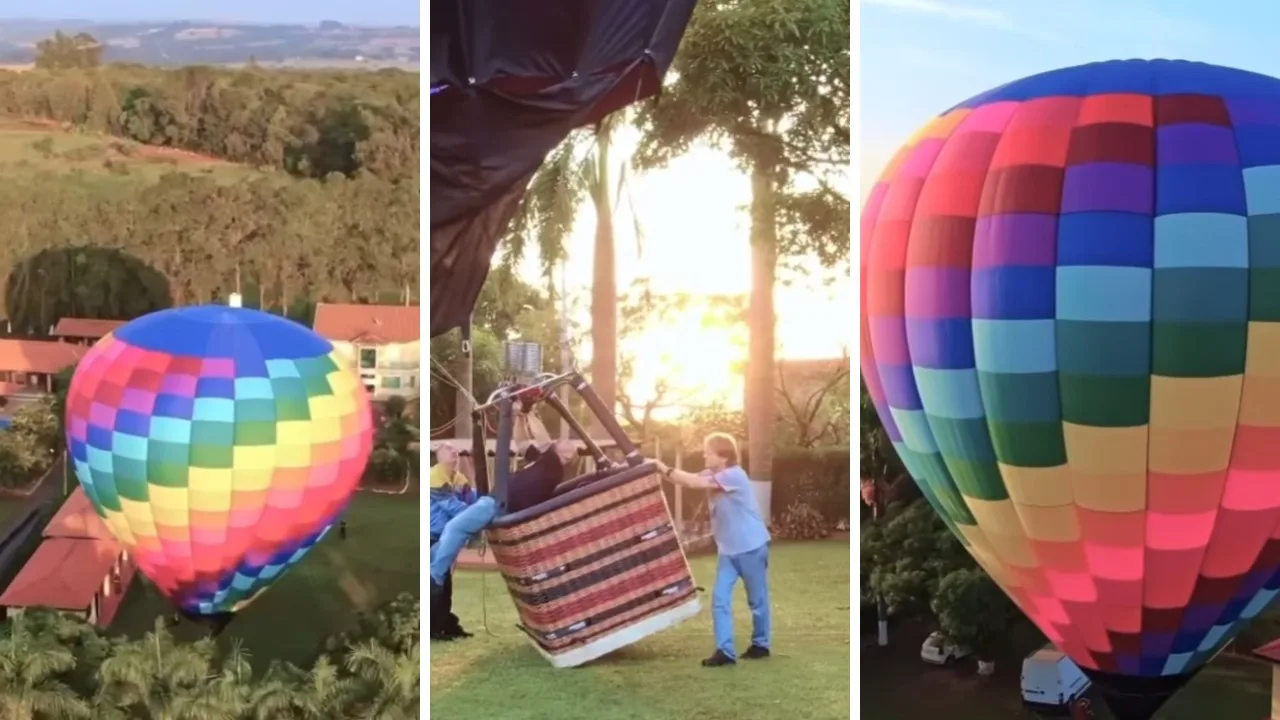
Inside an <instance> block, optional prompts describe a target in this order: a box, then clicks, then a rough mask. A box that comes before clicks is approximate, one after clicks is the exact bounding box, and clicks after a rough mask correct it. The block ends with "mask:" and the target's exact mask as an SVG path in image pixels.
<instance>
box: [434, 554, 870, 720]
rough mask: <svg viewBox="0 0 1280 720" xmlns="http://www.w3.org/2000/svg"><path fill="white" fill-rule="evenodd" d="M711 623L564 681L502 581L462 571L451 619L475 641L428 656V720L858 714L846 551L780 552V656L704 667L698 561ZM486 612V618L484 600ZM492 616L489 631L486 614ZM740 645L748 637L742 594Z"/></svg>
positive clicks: (708, 570) (775, 593) (776, 645)
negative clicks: (534, 642)
mask: <svg viewBox="0 0 1280 720" xmlns="http://www.w3.org/2000/svg"><path fill="white" fill-rule="evenodd" d="M692 565H693V570H694V574H695V576H696V578H697V581H698V583H699V584H701V585H702V586H704V587H707V588H708V594H704V595H703V611H702V614H701V615H699V616H698V617H697V618H695V619H693V620H689V621H688V622H686V623H684V624H683V625H680V626H679V627H676V628H673V629H671V630H668V631H666V632H664V633H660V634H658V635H655V636H652V637H650V638H648V639H646V640H643V641H641V642H639V643H637V644H635V645H632V646H630V647H627V648H624V649H622V650H620V651H618V652H616V653H613V654H612V655H609V656H606V657H604V658H601V659H599V660H597V661H595V662H593V663H590V664H588V665H586V666H584V667H581V668H576V669H567V670H556V669H554V668H552V667H551V666H550V665H549V664H548V663H547V662H546V661H545V660H543V659H542V656H540V655H539V654H538V653H537V652H536V651H535V650H534V649H533V647H532V646H530V645H529V643H528V641H527V640H526V639H525V636H524V635H523V634H521V633H520V631H519V630H517V629H516V628H515V627H514V625H515V623H516V613H515V608H514V606H513V605H512V604H511V599H510V598H509V597H508V595H507V593H506V589H505V586H504V585H503V584H502V580H501V578H500V577H499V576H498V575H497V574H496V573H488V574H487V577H483V578H482V576H484V575H486V574H484V573H475V572H460V573H458V575H457V576H456V577H455V580H454V599H453V604H454V611H455V612H456V613H457V614H458V615H459V616H460V617H461V618H462V623H463V625H464V626H465V627H467V628H468V629H469V630H471V631H473V632H475V633H476V637H474V638H472V639H470V640H465V641H459V642H454V643H435V644H433V645H432V647H431V668H430V682H431V712H432V713H433V714H436V713H439V714H438V715H436V716H437V717H452V718H464V717H465V718H502V720H548V719H550V718H555V719H556V720H577V719H578V718H582V719H583V720H586V719H588V718H589V719H590V720H648V719H650V718H652V719H653V720H670V719H671V718H698V720H741V719H742V718H748V717H761V718H773V717H782V718H785V719H786V720H830V719H831V718H841V717H848V713H849V654H850V652H849V651H850V648H849V631H850V627H849V544H848V543H847V542H835V541H829V542H817V543H780V544H778V545H776V546H775V547H774V549H773V556H772V558H771V563H770V568H769V570H770V578H769V580H770V592H771V593H772V597H771V600H772V605H773V629H774V640H773V651H774V656H773V657H772V658H771V659H769V660H766V661H763V662H746V661H744V662H740V663H739V664H738V665H737V666H736V667H731V668H715V669H710V668H703V667H700V666H699V665H698V661H699V660H701V659H702V658H704V657H706V656H707V655H709V654H711V651H712V650H713V649H714V643H713V641H712V636H711V612H710V603H711V598H710V594H709V592H710V586H711V584H712V581H713V580H714V577H715V558H714V557H698V558H694V559H693V561H692ZM482 597H483V598H484V600H485V603H484V606H483V607H482V603H481V598H482ZM486 609H487V615H488V628H489V630H490V631H492V633H494V634H495V635H497V637H493V636H491V635H489V634H488V633H486V632H485V623H484V622H483V613H484V611H485V610H486ZM734 609H735V611H736V615H737V621H738V622H737V626H738V645H739V646H740V648H739V649H741V646H744V645H745V644H746V643H747V640H748V638H749V636H750V627H751V625H750V622H751V621H750V616H749V614H748V612H747V607H746V598H745V596H744V595H743V592H742V590H741V589H739V590H738V592H737V593H736V595H735V597H734Z"/></svg>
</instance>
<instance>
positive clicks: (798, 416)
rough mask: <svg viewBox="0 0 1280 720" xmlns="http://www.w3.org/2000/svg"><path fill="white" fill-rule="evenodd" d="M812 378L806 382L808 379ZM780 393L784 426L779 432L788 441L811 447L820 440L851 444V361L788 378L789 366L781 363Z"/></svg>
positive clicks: (845, 360)
mask: <svg viewBox="0 0 1280 720" xmlns="http://www.w3.org/2000/svg"><path fill="white" fill-rule="evenodd" d="M806 380H807V381H808V382H805V381H806ZM778 397H779V398H781V399H782V410H783V412H782V419H783V422H782V427H781V428H780V429H779V433H778V434H779V435H780V436H782V437H784V438H786V441H787V442H786V443H785V444H787V445H791V446H794V447H802V448H811V447H814V446H816V445H818V444H819V443H822V442H827V443H830V444H832V445H843V446H847V445H848V443H849V406H848V398H849V363H848V359H847V358H845V359H844V360H843V361H839V362H835V363H832V364H830V366H829V367H822V368H819V369H818V370H817V373H813V374H810V376H809V377H802V378H792V379H791V380H790V381H789V380H788V378H787V372H786V367H785V366H779V367H778Z"/></svg>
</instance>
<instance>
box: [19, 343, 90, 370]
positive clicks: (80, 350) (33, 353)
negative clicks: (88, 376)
mask: <svg viewBox="0 0 1280 720" xmlns="http://www.w3.org/2000/svg"><path fill="white" fill-rule="evenodd" d="M88 351H89V348H87V347H82V346H79V345H72V344H71V343H64V342H56V341H53V340H8V339H3V340H0V372H6V371H8V372H34V373H49V374H53V373H56V372H58V371H59V370H61V369H63V368H65V367H70V366H72V365H75V364H76V363H77V362H79V360H80V358H81V357H83V356H84V354H85V353H86V352H88Z"/></svg>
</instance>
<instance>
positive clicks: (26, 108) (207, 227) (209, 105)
mask: <svg viewBox="0 0 1280 720" xmlns="http://www.w3.org/2000/svg"><path fill="white" fill-rule="evenodd" d="M68 40H70V39H68ZM70 64H74V63H70ZM418 95H419V93H418V80H417V75H415V74H411V73H404V72H400V71H384V72H378V73H368V72H342V71H296V70H265V69H262V68H245V69H240V70H230V69H218V68H209V67H188V68H179V69H159V68H149V67H141V66H132V65H105V66H101V67H62V68H53V69H38V70H34V71H30V72H2V71H0V116H8V117H10V118H22V119H27V120H36V121H41V122H45V123H53V124H56V125H58V126H60V127H61V128H62V129H63V130H65V131H67V132H72V133H81V134H91V135H99V134H100V135H108V136H114V137H116V138H121V139H122V140H124V141H127V142H130V143H140V144H145V145H152V146H159V147H166V148H174V149H180V150H184V151H188V152H191V153H198V154H200V155H204V156H210V157H216V158H221V159H224V160H227V161H231V162H236V163H243V164H246V165H249V166H253V167H256V168H259V169H260V170H261V172H256V173H249V174H247V175H245V176H243V177H240V178H239V179H237V180H235V181H234V182H230V183H228V182H225V181H221V180H220V179H219V178H217V177H214V176H211V175H207V174H200V173H197V172H187V171H184V170H183V169H182V168H181V167H180V166H175V167H174V171H173V172H169V173H166V174H164V175H163V176H161V177H160V178H159V179H158V180H157V181H155V182H153V183H143V182H139V181H138V180H137V179H130V180H129V181H127V182H126V181H124V180H123V179H122V180H121V181H120V182H112V183H107V182H103V181H102V180H101V178H90V177H88V176H86V175H84V174H77V173H66V172H55V171H53V169H50V170H48V171H42V168H41V167H40V164H39V163H37V164H35V166H34V168H32V167H28V168H27V170H28V171H29V172H25V173H24V174H23V178H22V182H3V183H0V228H4V230H3V233H4V237H5V242H3V243H0V276H2V277H5V278H6V285H5V293H4V304H5V317H6V318H7V319H8V320H9V321H10V322H11V323H12V326H13V330H14V331H15V332H22V333H30V332H40V331H41V330H42V329H47V327H48V326H49V325H50V324H51V323H52V322H53V321H55V320H56V319H57V318H58V317H61V316H66V315H74V316H80V317H107V318H130V317H134V316H136V315H138V314H140V313H143V312H147V311H150V310H154V309H157V308H159V307H166V306H168V305H170V304H186V303H195V302H209V301H212V300H215V299H218V298H225V297H226V296H227V295H228V294H229V293H231V292H241V293H242V294H243V295H244V296H245V301H246V303H247V304H250V305H254V306H259V307H263V308H265V309H270V310H274V311H277V312H281V313H284V314H288V315H291V316H294V317H297V318H299V319H302V320H305V321H309V319H310V318H309V313H310V307H311V304H312V303H314V302H316V301H323V300H329V301H357V302H359V301H365V302H369V301H382V302H407V303H413V302H416V301H417V287H418V284H419V265H418V255H419V219H420V209H419V160H418V158H419V139H418V128H419V108H418ZM33 169H34V171H33V172H30V171H31V170H33Z"/></svg>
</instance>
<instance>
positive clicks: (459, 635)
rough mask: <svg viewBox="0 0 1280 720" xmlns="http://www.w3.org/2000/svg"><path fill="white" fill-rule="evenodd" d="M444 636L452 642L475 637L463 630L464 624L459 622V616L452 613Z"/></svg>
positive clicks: (447, 621)
mask: <svg viewBox="0 0 1280 720" xmlns="http://www.w3.org/2000/svg"><path fill="white" fill-rule="evenodd" d="M444 634H445V635H448V636H449V638H450V639H451V640H452V639H456V640H465V639H466V638H469V637H475V636H474V635H473V634H471V633H469V632H467V631H466V630H463V629H462V623H460V622H458V616H457V615H454V614H453V613H450V614H449V619H448V620H446V621H445V624H444Z"/></svg>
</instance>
